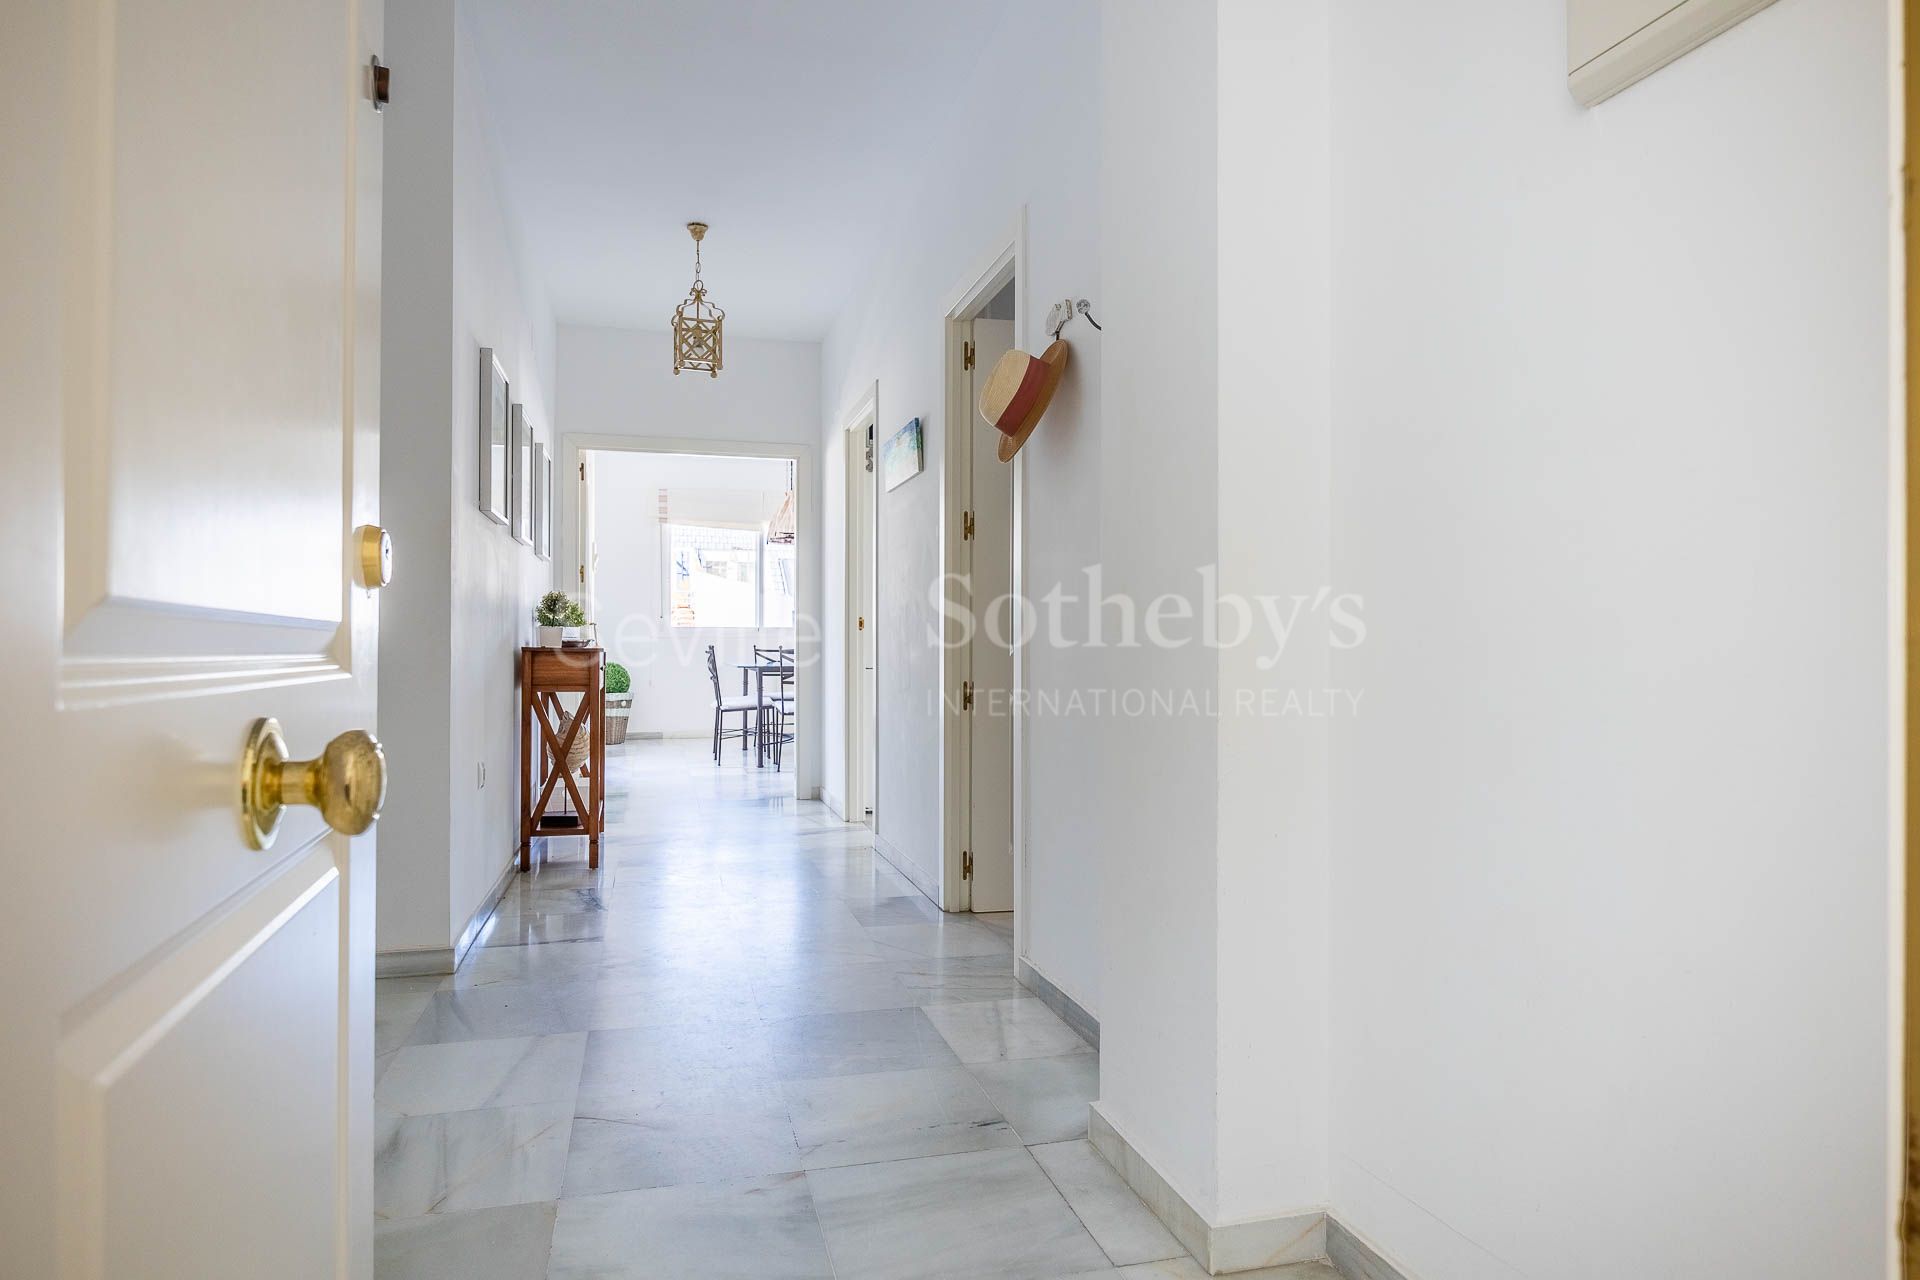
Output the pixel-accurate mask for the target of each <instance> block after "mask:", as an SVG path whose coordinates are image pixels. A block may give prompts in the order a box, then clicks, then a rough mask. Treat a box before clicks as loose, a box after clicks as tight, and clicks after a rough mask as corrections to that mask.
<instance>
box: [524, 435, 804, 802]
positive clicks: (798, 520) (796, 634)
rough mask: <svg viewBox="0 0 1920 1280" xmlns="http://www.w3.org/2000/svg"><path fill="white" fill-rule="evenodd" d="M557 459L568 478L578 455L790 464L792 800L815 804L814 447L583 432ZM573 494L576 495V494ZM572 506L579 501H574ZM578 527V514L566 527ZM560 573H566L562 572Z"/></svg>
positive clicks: (574, 557) (573, 557)
mask: <svg viewBox="0 0 1920 1280" xmlns="http://www.w3.org/2000/svg"><path fill="white" fill-rule="evenodd" d="M560 449H561V457H562V459H563V460H564V461H565V464H566V468H567V471H568V473H569V474H572V475H578V474H579V473H580V455H581V454H582V453H588V452H594V451H599V450H617V451H619V452H622V453H677V454H688V455H692V456H695V457H700V456H705V457H709V458H784V459H786V460H787V461H789V462H791V463H793V471H794V479H793V503H794V522H795V524H796V525H798V527H799V531H800V535H799V542H798V545H797V547H796V550H797V552H798V554H797V555H795V556H794V558H793V560H794V573H795V576H796V577H797V578H798V579H799V583H798V586H799V599H798V601H797V604H798V612H797V613H796V614H795V616H794V619H793V647H794V650H795V652H794V669H795V670H796V671H798V672H803V673H805V674H806V678H804V679H802V680H801V681H800V682H799V688H798V689H797V690H796V691H795V694H796V699H797V702H796V707H795V709H796V711H797V712H798V714H799V718H800V727H801V732H800V733H797V734H795V735H794V739H793V785H794V795H795V796H796V797H798V798H799V799H801V800H817V799H819V798H820V762H819V760H818V759H817V758H816V755H817V753H815V752H812V751H809V750H808V749H807V739H806V736H805V735H806V734H807V733H815V734H817V733H818V732H819V728H818V726H819V724H820V705H821V698H820V684H821V682H820V681H819V680H818V679H815V678H814V675H815V673H817V672H818V670H819V666H820V622H819V619H820V614H821V607H820V584H819V582H818V577H817V575H816V574H815V573H814V572H813V571H812V566H811V564H810V563H809V562H810V560H811V557H812V555H813V550H814V548H816V547H818V546H819V545H820V532H819V530H818V528H816V527H815V525H816V519H815V516H814V511H813V446H812V445H807V444H789V443H786V442H783V441H774V440H685V439H680V438H677V437H672V436H622V435H608V434H605V433H596V432H587V431H568V432H565V433H563V434H562V435H561V437H560ZM575 492H576V493H577V491H575ZM575 503H576V505H577V503H578V498H577V497H576V498H575ZM567 523H569V524H570V526H577V525H578V523H579V513H578V512H577V511H576V512H575V513H574V519H573V521H571V522H567ZM565 550H566V551H567V552H568V555H569V557H570V559H567V560H562V559H561V557H560V556H558V555H556V556H554V563H555V565H556V566H560V565H565V564H569V563H571V564H573V565H575V566H576V567H577V566H578V565H579V564H580V556H581V554H582V549H581V547H580V546H579V542H578V535H577V534H576V535H575V541H574V545H573V546H571V547H568V548H565ZM561 572H563V573H564V572H565V570H564V569H562V570H561Z"/></svg>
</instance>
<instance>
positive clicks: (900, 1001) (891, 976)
mask: <svg viewBox="0 0 1920 1280" xmlns="http://www.w3.org/2000/svg"><path fill="white" fill-rule="evenodd" d="M793 976H795V975H793V974H791V973H790V972H789V971H787V970H784V969H783V970H781V971H780V972H778V973H775V974H774V975H773V976H772V978H771V979H762V980H759V981H756V982H755V984H754V993H753V994H754V1001H755V1004H756V1005H757V1007H758V1008H759V1011H760V1016H761V1017H763V1018H766V1019H768V1020H769V1021H779V1020H781V1019H783V1018H798V1017H805V1016H807V1015H809V1014H816V1013H861V1012H865V1011H867V1010H871V1009H906V1008H911V1007H912V1006H914V1005H916V1004H918V1003H919V1001H918V1000H916V999H915V998H914V993H913V992H912V991H909V990H908V989H907V987H906V986H905V985H904V984H903V983H902V982H901V981H900V979H899V977H898V976H897V975H896V974H895V973H894V969H893V966H892V965H890V964H888V963H887V962H886V961H884V960H875V961H869V962H866V963H861V964H851V965H834V966H832V967H829V968H826V969H823V970H821V971H819V972H816V973H812V974H808V975H806V976H804V977H799V978H798V979H797V980H796V981H791V982H789V981H784V979H786V978H788V977H793Z"/></svg>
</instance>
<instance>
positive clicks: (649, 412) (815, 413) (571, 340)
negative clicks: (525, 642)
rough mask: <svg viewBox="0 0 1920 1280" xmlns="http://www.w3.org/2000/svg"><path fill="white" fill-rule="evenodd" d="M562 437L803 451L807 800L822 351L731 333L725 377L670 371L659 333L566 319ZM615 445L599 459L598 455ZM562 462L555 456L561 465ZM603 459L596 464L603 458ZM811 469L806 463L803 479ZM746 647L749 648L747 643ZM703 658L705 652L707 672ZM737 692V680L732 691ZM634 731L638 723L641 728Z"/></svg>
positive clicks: (801, 779)
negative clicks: (812, 524) (812, 528)
mask: <svg viewBox="0 0 1920 1280" xmlns="http://www.w3.org/2000/svg"><path fill="white" fill-rule="evenodd" d="M558 368H559V380H558V385H559V416H558V422H559V424H560V432H561V437H562V440H563V443H564V440H565V438H566V437H568V436H606V435H613V436H628V437H634V438H644V439H670V440H694V441H700V440H711V441H728V442H733V441H739V442H749V443H761V442H765V443H774V444H779V445H785V446H799V447H802V448H804V449H805V450H806V451H807V453H808V455H809V456H808V462H809V463H810V464H811V472H812V480H811V483H810V484H809V483H807V482H806V481H802V487H803V492H802V494H801V512H800V517H801V521H802V533H801V540H800V565H799V569H800V614H801V617H800V619H799V625H798V627H797V628H796V632H795V648H797V649H798V651H799V653H798V663H799V666H800V669H801V675H800V679H799V681H798V690H797V692H798V712H797V715H798V719H799V730H798V739H799V741H798V746H799V748H800V756H799V761H800V767H799V770H798V772H797V776H796V778H795V785H796V787H797V788H798V789H799V794H800V795H802V796H808V795H812V794H813V793H814V792H815V791H816V790H817V789H818V787H819V786H820V757H821V739H820V727H819V726H820V716H821V708H820V701H819V699H820V692H819V689H820V683H821V682H820V681H819V680H817V679H809V678H808V675H809V673H811V672H813V671H815V670H817V669H818V667H819V663H820V640H819V636H820V627H819V622H818V619H819V618H820V617H821V616H822V615H821V606H820V601H821V596H822V589H823V584H822V569H821V557H820V543H819V539H817V538H814V539H811V540H810V539H809V538H808V536H807V533H806V525H807V523H808V522H809V521H810V520H812V518H813V513H814V512H817V511H819V510H820V482H819V474H820V473H819V465H818V463H819V459H818V457H817V456H816V455H817V446H818V444H819V439H820V347H819V346H818V345H817V344H815V343H810V342H772V341H762V340H757V339H752V338H736V337H732V336H731V335H730V336H729V337H728V338H727V343H726V367H725V368H724V369H722V370H721V372H720V376H719V377H718V378H710V377H707V376H706V375H705V374H699V375H695V374H680V375H678V376H676V375H675V374H674V372H673V346H672V339H671V337H670V336H669V335H668V334H667V333H666V332H664V331H662V332H650V331H643V330H633V329H605V328H595V327H575V326H572V325H563V326H561V327H560V330H559V355H558ZM612 452H613V451H611V450H609V451H606V452H604V453H602V454H601V455H600V457H601V459H602V462H604V460H605V459H606V458H607V457H610V456H612ZM563 465H564V460H562V461H561V462H556V464H555V470H556V472H558V471H560V469H561V467H562V466H563ZM596 465H599V464H596ZM808 469H809V468H806V467H803V468H802V474H803V475H804V474H806V473H807V471H808ZM568 480H569V482H568V483H560V482H559V481H556V485H557V487H558V488H559V489H560V490H561V506H560V508H559V509H558V510H557V511H556V512H555V552H554V563H553V571H554V582H555V584H556V585H558V586H560V587H561V588H563V589H566V590H573V589H575V588H574V585H573V584H574V582H575V570H576V567H577V566H578V564H579V559H578V552H577V543H578V532H577V531H578V519H579V516H578V510H577V507H578V496H579V495H578V492H577V489H576V487H575V485H574V484H573V483H571V482H570V481H571V477H568ZM748 647H749V648H750V647H751V646H750V645H749V646H748ZM705 661H706V660H705V658H704V656H702V657H701V658H700V664H701V667H702V668H703V669H704V666H705ZM735 687H736V688H737V687H738V686H737V685H736V686H735ZM634 727H639V726H638V725H637V724H636V725H635V726H634Z"/></svg>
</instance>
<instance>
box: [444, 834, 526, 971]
mask: <svg viewBox="0 0 1920 1280" xmlns="http://www.w3.org/2000/svg"><path fill="white" fill-rule="evenodd" d="M519 873H520V851H519V850H518V849H516V850H514V851H513V853H512V854H511V855H510V856H509V857H508V858H507V865H506V866H505V867H503V868H502V869H501V871H500V878H499V879H498V880H495V881H494V882H493V888H491V889H489V890H487V894H486V896H485V897H484V898H482V899H480V905H479V906H477V907H475V908H474V909H473V914H472V915H471V916H468V917H467V926H466V928H464V929H462V930H461V931H460V937H459V939H458V940H457V941H456V942H455V943H454V944H453V967H454V968H455V969H458V968H459V967H460V963H461V961H463V960H465V959H466V958H467V952H469V951H471V950H473V942H474V939H475V938H478V937H479V936H480V930H481V929H483V928H485V927H486V924H487V921H488V919H489V918H491V917H492V915H493V909H494V908H495V907H497V906H499V905H500V899H501V898H502V897H503V896H505V894H506V892H507V886H508V885H509V884H512V883H513V878H514V876H516V875H518V874H519Z"/></svg>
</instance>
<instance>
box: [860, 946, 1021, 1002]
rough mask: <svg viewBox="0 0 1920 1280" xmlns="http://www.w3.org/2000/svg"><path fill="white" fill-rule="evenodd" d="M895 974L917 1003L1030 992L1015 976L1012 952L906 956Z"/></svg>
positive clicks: (997, 997)
mask: <svg viewBox="0 0 1920 1280" xmlns="http://www.w3.org/2000/svg"><path fill="white" fill-rule="evenodd" d="M893 970H894V976H895V977H896V978H898V979H899V981H900V985H901V986H903V987H905V988H906V989H907V991H908V992H909V993H910V994H911V995H912V997H913V1003H915V1004H958V1003H967V1002H972V1001H979V1000H1013V999H1017V998H1019V997H1021V996H1024V995H1026V994H1027V989H1026V988H1025V987H1023V986H1021V985H1020V983H1019V980H1018V979H1016V978H1015V977H1014V972H1013V956H1012V955H1011V954H1010V953H1004V954H994V955H985V956H903V957H901V958H899V959H896V960H895V961H893Z"/></svg>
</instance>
